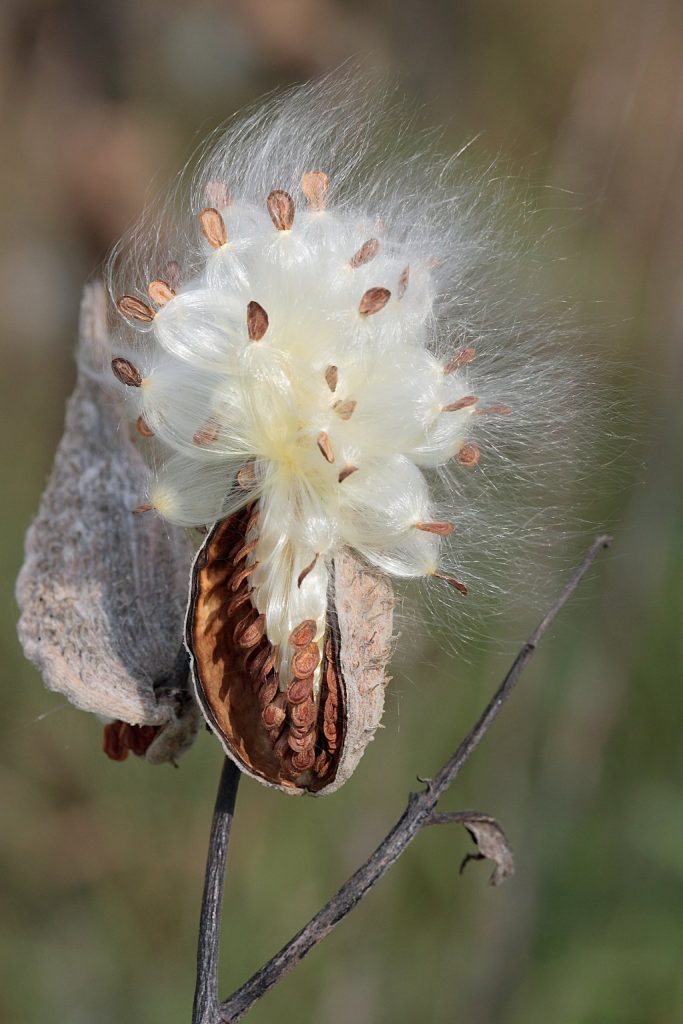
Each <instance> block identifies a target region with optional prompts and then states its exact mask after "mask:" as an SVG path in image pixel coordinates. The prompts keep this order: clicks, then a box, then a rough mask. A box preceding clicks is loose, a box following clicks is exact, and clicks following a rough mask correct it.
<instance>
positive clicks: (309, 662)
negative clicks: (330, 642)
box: [292, 644, 320, 679]
mask: <svg viewBox="0 0 683 1024" xmlns="http://www.w3.org/2000/svg"><path fill="white" fill-rule="evenodd" d="M319 664H320V651H319V650H318V647H317V645H316V644H309V645H308V647H304V648H302V649H301V650H300V651H299V652H298V653H297V654H295V655H294V657H293V658H292V672H293V674H294V675H295V676H296V677H297V679H302V678H303V677H305V676H310V674H311V673H312V672H315V670H316V669H317V667H318V665H319Z"/></svg>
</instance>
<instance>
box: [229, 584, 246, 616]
mask: <svg viewBox="0 0 683 1024" xmlns="http://www.w3.org/2000/svg"><path fill="white" fill-rule="evenodd" d="M247 601H251V594H250V592H249V590H247V589H246V588H245V590H243V591H242V593H241V594H235V596H234V597H231V598H230V600H229V601H228V603H227V605H226V608H225V610H226V611H227V613H228V615H234V614H235V612H236V611H238V609H240V608H241V607H242V605H243V604H246V603H247Z"/></svg>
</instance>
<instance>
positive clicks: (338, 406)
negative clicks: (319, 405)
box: [332, 398, 358, 420]
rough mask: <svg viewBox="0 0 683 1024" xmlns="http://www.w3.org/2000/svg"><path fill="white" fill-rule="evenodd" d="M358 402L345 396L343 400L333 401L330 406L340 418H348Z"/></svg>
mask: <svg viewBox="0 0 683 1024" xmlns="http://www.w3.org/2000/svg"><path fill="white" fill-rule="evenodd" d="M357 404H358V403H357V402H356V401H355V400H354V399H353V398H347V399H346V401H344V402H335V403H334V405H333V406H332V408H333V409H334V411H335V412H336V414H337V416H338V417H339V419H341V420H350V419H351V417H352V416H353V410H354V409H355V408H356V405H357Z"/></svg>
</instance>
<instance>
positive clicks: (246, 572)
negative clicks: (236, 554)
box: [230, 562, 258, 594]
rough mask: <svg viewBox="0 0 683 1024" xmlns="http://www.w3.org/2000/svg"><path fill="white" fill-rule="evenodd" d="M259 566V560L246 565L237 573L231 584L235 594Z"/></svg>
mask: <svg viewBox="0 0 683 1024" xmlns="http://www.w3.org/2000/svg"><path fill="white" fill-rule="evenodd" d="M257 566H258V562H252V563H251V565H245V567H244V569H240V571H239V572H238V573H235V575H234V576H233V578H232V582H231V584H230V589H231V591H232V592H233V594H234V593H235V592H236V591H237V590H239V588H240V587H241V586H242V584H243V583H244V581H245V580H246V579H248V577H249V576H251V574H252V572H254V570H255V569H256V567H257Z"/></svg>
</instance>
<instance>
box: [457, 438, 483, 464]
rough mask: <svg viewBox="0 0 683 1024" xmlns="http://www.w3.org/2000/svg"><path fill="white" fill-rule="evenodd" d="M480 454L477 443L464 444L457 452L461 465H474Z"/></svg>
mask: <svg viewBox="0 0 683 1024" xmlns="http://www.w3.org/2000/svg"><path fill="white" fill-rule="evenodd" d="M480 456H481V450H480V448H479V445H478V444H474V443H473V444H464V445H463V446H462V448H461V449H460V451H459V452H458V462H459V463H461V465H463V466H476V465H477V463H478V462H479V458H480Z"/></svg>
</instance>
